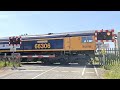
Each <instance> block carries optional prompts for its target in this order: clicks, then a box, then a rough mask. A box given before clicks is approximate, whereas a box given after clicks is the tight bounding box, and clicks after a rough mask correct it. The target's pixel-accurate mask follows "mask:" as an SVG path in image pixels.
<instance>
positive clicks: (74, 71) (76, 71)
mask: <svg viewBox="0 0 120 90" xmlns="http://www.w3.org/2000/svg"><path fill="white" fill-rule="evenodd" d="M71 72H75V73H76V72H77V73H80V71H71Z"/></svg>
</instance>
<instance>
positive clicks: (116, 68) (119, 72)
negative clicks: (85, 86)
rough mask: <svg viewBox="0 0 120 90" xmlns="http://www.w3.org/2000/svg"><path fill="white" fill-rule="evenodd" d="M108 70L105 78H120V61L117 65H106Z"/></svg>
mask: <svg viewBox="0 0 120 90" xmlns="http://www.w3.org/2000/svg"><path fill="white" fill-rule="evenodd" d="M106 69H107V70H108V71H107V72H106V73H105V74H104V78H105V79H120V63H119V64H115V65H108V66H106Z"/></svg>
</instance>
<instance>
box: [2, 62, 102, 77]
mask: <svg viewBox="0 0 120 90" xmlns="http://www.w3.org/2000/svg"><path fill="white" fill-rule="evenodd" d="M103 73H104V70H103V69H102V68H98V67H97V66H90V65H89V66H86V65H85V66H80V65H78V64H72V65H66V66H62V65H49V66H47V65H41V64H30V65H29V64H27V65H22V67H18V68H17V69H14V70H12V69H8V70H4V71H2V72H0V79H103V77H102V74H103Z"/></svg>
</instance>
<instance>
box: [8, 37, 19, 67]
mask: <svg viewBox="0 0 120 90" xmlns="http://www.w3.org/2000/svg"><path fill="white" fill-rule="evenodd" d="M9 45H10V46H12V48H11V50H10V51H12V57H13V67H15V65H14V52H16V46H18V45H21V37H9Z"/></svg>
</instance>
